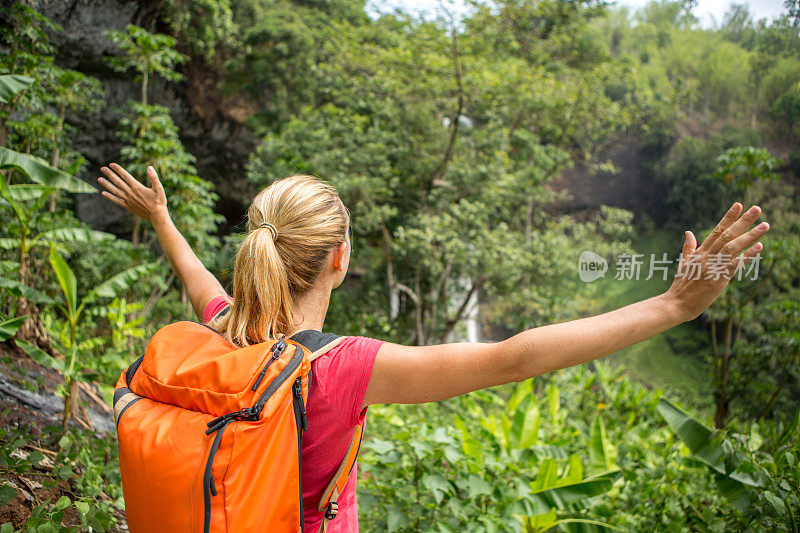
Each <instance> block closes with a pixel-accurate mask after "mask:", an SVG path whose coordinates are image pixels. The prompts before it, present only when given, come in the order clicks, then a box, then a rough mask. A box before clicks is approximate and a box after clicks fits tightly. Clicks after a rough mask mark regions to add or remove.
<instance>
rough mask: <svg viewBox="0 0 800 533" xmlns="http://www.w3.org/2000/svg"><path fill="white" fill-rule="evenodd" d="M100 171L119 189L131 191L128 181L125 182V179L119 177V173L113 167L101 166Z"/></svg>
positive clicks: (125, 191) (126, 192) (126, 191)
mask: <svg viewBox="0 0 800 533" xmlns="http://www.w3.org/2000/svg"><path fill="white" fill-rule="evenodd" d="M100 172H102V173H103V175H105V177H106V178H108V181H109V182H110V183H113V184H114V185H115V186H116V187H117V189H118V190H120V191H122V192H124V193H125V194H128V193H130V192H131V188H130V186H129V185H128V184H127V183H125V180H123V179H122V178H121V177H119V176H118V175H117V173H116V172H114V171H113V170H112V169H110V168H108V167H100Z"/></svg>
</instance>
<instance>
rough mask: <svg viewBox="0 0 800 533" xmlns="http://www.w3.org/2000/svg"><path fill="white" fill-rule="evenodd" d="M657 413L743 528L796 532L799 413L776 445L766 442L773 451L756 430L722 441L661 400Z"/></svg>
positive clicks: (799, 508) (799, 507) (799, 478)
mask: <svg viewBox="0 0 800 533" xmlns="http://www.w3.org/2000/svg"><path fill="white" fill-rule="evenodd" d="M658 412H659V414H661V416H662V417H664V419H665V420H666V421H667V423H668V424H669V426H670V428H671V429H672V430H673V431H674V432H675V433H676V434H677V435H678V437H680V439H681V440H682V441H683V442H684V443H685V444H686V446H687V447H688V449H689V451H690V452H691V454H692V455H691V457H692V458H693V459H696V460H697V461H698V462H699V463H702V464H703V465H705V466H706V467H707V468H709V469H710V470H711V471H712V473H713V475H714V477H715V482H716V484H717V487H718V489H719V491H720V493H721V494H722V495H724V496H725V498H726V499H727V500H728V501H729V502H730V503H731V505H733V506H734V507H735V508H736V509H737V510H738V511H740V512H741V513H742V515H743V519H744V520H745V523H749V525H750V527H753V526H754V525H755V524H757V523H758V524H761V525H762V526H764V527H770V526H772V527H776V526H779V525H780V526H779V527H782V528H784V529H785V530H786V531H791V530H795V529H797V523H796V517H797V516H798V511H800V495H798V493H797V487H798V486H800V485H799V484H798V483H800V471H799V470H798V469H797V456H796V454H797V446H798V435H800V411H798V413H797V414H796V415H795V417H794V419H793V420H792V422H791V423H790V424H789V425H788V427H786V428H785V429H783V430H782V431H779V433H778V436H777V439H776V441H774V442H772V443H770V444H771V445H772V446H774V447H772V448H770V447H766V446H764V444H765V439H764V438H763V437H762V436H761V435H760V434H759V429H758V426H757V425H753V426H752V427H751V430H750V433H749V434H748V435H733V436H732V438H729V439H726V438H724V437H723V436H722V435H720V434H714V433H712V431H711V430H710V429H708V428H707V427H705V426H704V425H703V424H701V423H700V422H699V421H697V420H696V419H694V418H692V416H691V415H689V414H688V413H686V412H685V411H683V410H681V409H680V408H678V407H677V406H675V405H673V404H671V403H670V402H668V401H666V400H664V399H662V400H661V402H660V403H659V405H658ZM793 487H794V488H793Z"/></svg>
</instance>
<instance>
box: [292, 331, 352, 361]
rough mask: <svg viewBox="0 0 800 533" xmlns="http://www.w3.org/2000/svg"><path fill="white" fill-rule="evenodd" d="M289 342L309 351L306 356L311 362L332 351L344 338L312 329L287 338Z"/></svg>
mask: <svg viewBox="0 0 800 533" xmlns="http://www.w3.org/2000/svg"><path fill="white" fill-rule="evenodd" d="M289 339H290V340H293V341H294V342H296V343H298V344H301V345H303V346H304V347H305V348H308V349H309V350H311V354H309V356H308V361H309V362H311V361H313V360H314V359H317V358H318V357H319V356H321V355H324V354H326V353H328V352H329V351H331V350H333V349H334V348H335V347H336V346H338V345H339V343H340V342H342V340H343V339H344V337H340V336H338V335H334V334H333V333H322V332H321V331H315V330H313V329H304V330H303V331H299V332H297V333H295V334H294V335H292V336H291V337H289Z"/></svg>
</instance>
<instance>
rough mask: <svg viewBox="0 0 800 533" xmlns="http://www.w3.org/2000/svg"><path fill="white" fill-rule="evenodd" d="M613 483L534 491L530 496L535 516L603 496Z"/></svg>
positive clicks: (586, 484)
mask: <svg viewBox="0 0 800 533" xmlns="http://www.w3.org/2000/svg"><path fill="white" fill-rule="evenodd" d="M613 484H614V482H613V481H612V480H610V479H596V480H592V481H580V482H578V483H571V484H568V485H559V486H556V487H551V488H543V489H539V490H534V492H533V494H532V495H531V499H532V503H533V507H534V510H535V513H536V514H543V513H546V512H548V511H549V510H550V509H565V508H566V507H567V506H568V505H571V504H573V503H575V502H579V501H581V500H585V499H586V498H593V497H595V496H600V495H601V494H605V493H606V492H608V491H609V490H611V487H612V486H613Z"/></svg>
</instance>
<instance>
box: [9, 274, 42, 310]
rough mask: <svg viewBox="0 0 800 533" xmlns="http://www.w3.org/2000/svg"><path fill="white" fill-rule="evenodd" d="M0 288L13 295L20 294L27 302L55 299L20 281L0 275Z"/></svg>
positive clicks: (38, 302) (39, 302) (40, 302)
mask: <svg viewBox="0 0 800 533" xmlns="http://www.w3.org/2000/svg"><path fill="white" fill-rule="evenodd" d="M0 289H5V290H7V291H8V292H10V293H11V294H13V295H14V296H18V297H19V296H21V297H23V298H25V299H26V300H28V301H29V302H33V303H35V304H52V303H55V300H53V299H52V298H50V297H49V296H48V295H46V294H45V293H43V292H41V291H37V290H36V289H34V288H33V287H28V286H27V285H23V284H22V283H20V282H19V281H17V280H15V279H9V278H2V277H0Z"/></svg>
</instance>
